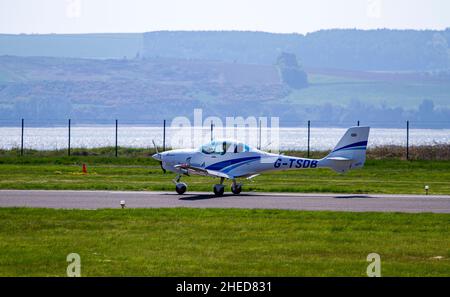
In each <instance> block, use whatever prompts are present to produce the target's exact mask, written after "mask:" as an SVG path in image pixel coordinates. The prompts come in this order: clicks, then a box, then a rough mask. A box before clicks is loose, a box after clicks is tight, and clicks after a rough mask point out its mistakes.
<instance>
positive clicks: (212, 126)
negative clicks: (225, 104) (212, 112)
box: [211, 121, 214, 141]
mask: <svg viewBox="0 0 450 297" xmlns="http://www.w3.org/2000/svg"><path fill="white" fill-rule="evenodd" d="M213 126H214V124H213V121H211V141H213V139H214V137H213Z"/></svg>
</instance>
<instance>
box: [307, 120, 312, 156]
mask: <svg viewBox="0 0 450 297" xmlns="http://www.w3.org/2000/svg"><path fill="white" fill-rule="evenodd" d="M310 137H311V121H309V120H308V158H309V143H310Z"/></svg>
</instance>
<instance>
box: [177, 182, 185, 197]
mask: <svg viewBox="0 0 450 297" xmlns="http://www.w3.org/2000/svg"><path fill="white" fill-rule="evenodd" d="M175 190H176V191H177V193H178V194H179V195H182V194H184V193H185V192H186V190H187V185H186V184H185V183H176V184H175Z"/></svg>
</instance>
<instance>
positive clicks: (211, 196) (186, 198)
mask: <svg viewBox="0 0 450 297" xmlns="http://www.w3.org/2000/svg"><path fill="white" fill-rule="evenodd" d="M239 196H246V195H245V194H240V195H233V194H231V193H230V194H226V193H225V194H223V195H222V196H220V197H217V196H215V195H214V194H197V195H189V196H183V197H181V198H179V200H184V201H194V200H207V199H220V198H224V197H239Z"/></svg>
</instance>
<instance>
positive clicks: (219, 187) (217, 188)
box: [213, 177, 225, 197]
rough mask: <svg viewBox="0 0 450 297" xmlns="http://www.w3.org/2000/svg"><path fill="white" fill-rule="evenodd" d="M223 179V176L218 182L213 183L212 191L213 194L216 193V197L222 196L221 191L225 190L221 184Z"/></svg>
mask: <svg viewBox="0 0 450 297" xmlns="http://www.w3.org/2000/svg"><path fill="white" fill-rule="evenodd" d="M224 180H225V178H223V177H221V178H220V184H217V185H214V188H213V191H214V195H216V196H217V197H220V196H223V193H224V192H225V186H224V185H223V181H224Z"/></svg>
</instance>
